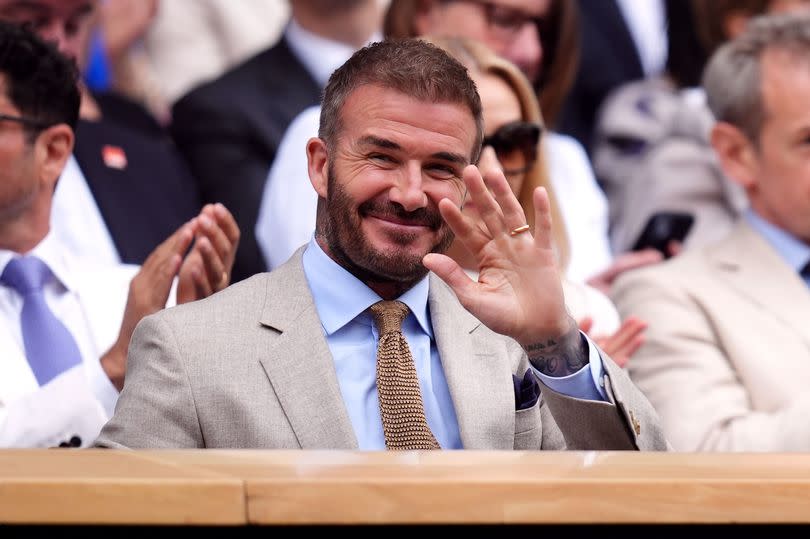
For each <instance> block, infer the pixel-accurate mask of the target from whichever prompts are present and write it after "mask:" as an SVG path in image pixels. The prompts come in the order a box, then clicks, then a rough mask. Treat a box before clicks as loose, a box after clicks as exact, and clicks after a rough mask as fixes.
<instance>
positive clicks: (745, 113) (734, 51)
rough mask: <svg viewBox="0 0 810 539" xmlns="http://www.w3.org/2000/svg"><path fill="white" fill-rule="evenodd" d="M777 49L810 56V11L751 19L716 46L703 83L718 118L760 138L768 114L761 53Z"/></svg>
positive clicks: (754, 138)
mask: <svg viewBox="0 0 810 539" xmlns="http://www.w3.org/2000/svg"><path fill="white" fill-rule="evenodd" d="M772 50H778V51H782V52H786V53H788V54H790V55H791V56H792V57H793V58H795V59H796V60H801V61H810V15H805V14H802V15H797V14H795V13H794V14H779V15H764V16H759V17H755V18H753V19H751V21H750V22H749V23H748V25H747V26H746V29H745V31H744V32H743V33H742V34H741V35H740V36H738V37H737V38H735V39H733V40H731V41H729V42H727V43H725V44H724V45H722V46H721V47H720V48H719V49H718V50H717V52H715V54H714V55H713V56H712V57H711V59H710V60H709V63H708V65H707V66H706V70H705V71H704V73H703V88H704V89H705V90H706V97H707V101H708V105H709V108H710V109H711V111H712V113H713V114H714V117H715V119H716V120H717V121H720V122H728V123H730V124H732V125H734V126H736V127H737V128H739V129H740V130H741V131H742V132H743V133H744V134H745V135H746V136H747V137H748V138H749V140H751V141H752V142H754V143H755V144H756V143H758V142H759V134H760V130H761V129H762V124H763V122H764V120H765V115H766V110H765V105H764V103H763V98H762V67H761V64H762V56H763V54H764V53H765V52H766V51H772Z"/></svg>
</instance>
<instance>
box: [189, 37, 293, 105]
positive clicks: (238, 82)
mask: <svg viewBox="0 0 810 539" xmlns="http://www.w3.org/2000/svg"><path fill="white" fill-rule="evenodd" d="M290 58H291V56H290V53H289V49H288V48H287V45H286V44H285V43H284V41H283V39H282V40H279V42H278V43H276V44H275V45H273V46H271V47H268V48H265V49H263V50H261V51H259V52H258V53H256V54H254V55H253V56H251V57H249V58H247V59H246V60H244V61H242V62H241V63H239V64H237V65H235V66H233V67H231V68H230V69H228V70H227V71H225V72H224V73H222V74H221V75H219V76H218V77H216V78H214V79H211V80H208V81H204V82H202V83H200V84H198V85H197V86H195V87H194V88H192V89H191V90H189V91H188V92H186V94H185V95H183V96H182V97H181V98H180V99H179V100H178V101H177V102H176V103H175V104H174V106H173V110H174V111H176V110H181V111H182V109H184V108H187V107H189V106H191V105H194V104H196V103H213V104H218V105H220V106H227V105H229V104H230V105H232V104H235V103H236V102H238V101H239V100H240V99H237V96H235V95H234V92H237V93H239V94H243V95H244V94H245V93H248V94H250V93H255V94H257V95H258V94H262V93H264V92H266V91H267V89H268V86H271V87H272V86H273V85H281V84H283V83H284V80H285V77H284V75H283V70H284V69H286V68H289V67H291V66H290V65H289V64H290V61H291V59H290ZM292 61H295V59H294V57H293V58H292Z"/></svg>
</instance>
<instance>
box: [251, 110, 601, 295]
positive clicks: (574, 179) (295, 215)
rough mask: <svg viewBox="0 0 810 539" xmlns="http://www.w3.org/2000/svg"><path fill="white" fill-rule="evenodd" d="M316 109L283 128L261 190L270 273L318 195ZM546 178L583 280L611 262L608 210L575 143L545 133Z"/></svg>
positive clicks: (309, 219) (310, 227)
mask: <svg viewBox="0 0 810 539" xmlns="http://www.w3.org/2000/svg"><path fill="white" fill-rule="evenodd" d="M319 118H320V107H319V106H314V107H310V108H308V109H305V110H304V111H303V112H301V113H300V114H299V115H298V116H297V117H296V118H295V120H293V122H292V123H291V124H290V126H289V127H288V128H287V132H286V133H285V134H284V138H282V139H281V143H280V144H279V147H278V151H277V152H276V157H275V160H274V161H273V166H272V167H271V168H270V173H269V174H268V177H267V182H266V183H265V186H264V193H263V194H262V201H261V205H260V207H259V217H258V219H257V221H256V240H257V241H258V243H259V248H260V249H261V251H262V253H263V255H264V258H265V261H266V262H267V267H268V268H269V269H273V268H275V267H277V266H279V265H280V264H282V263H283V262H284V261H286V260H287V259H288V258H289V257H290V256H291V255H292V254H293V252H295V250H296V249H297V248H298V247H300V246H301V245H303V244H305V243H307V242H308V241H309V238H310V236H311V235H312V232H313V231H314V230H315V210H316V205H317V202H318V196H317V194H316V193H315V190H314V189H313V187H312V184H311V183H310V181H309V172H308V171H307V156H306V151H305V148H306V143H307V140H309V139H310V137H315V136H317V135H318V122H319ZM543 137H544V139H543V140H544V144H545V151H546V156H547V162H548V166H549V175H550V177H551V183H552V186H553V188H554V192H555V194H556V198H557V202H558V203H559V205H560V212H561V213H562V217H563V220H564V221H565V228H566V230H567V232H568V237H569V241H570V242H571V260H570V262H569V265H568V271H567V277H568V278H569V279H571V280H572V281H575V282H584V281H585V280H586V279H588V278H589V277H592V276H593V275H595V274H596V273H598V272H599V271H601V270H603V269H605V268H607V267H608V266H609V265H610V264H611V262H612V261H613V256H612V254H611V251H610V243H609V241H608V206H607V199H606V198H605V195H604V193H603V192H602V189H601V188H600V187H599V185H598V184H597V183H596V178H595V177H594V174H593V169H592V168H591V164H590V161H588V157H587V155H586V154H585V151H584V150H583V149H582V146H581V145H580V144H579V142H577V141H576V140H575V139H573V138H571V137H568V136H565V135H559V134H557V133H552V132H548V133H546V134H544V135H543Z"/></svg>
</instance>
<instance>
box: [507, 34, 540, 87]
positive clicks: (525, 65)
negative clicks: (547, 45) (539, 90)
mask: <svg viewBox="0 0 810 539" xmlns="http://www.w3.org/2000/svg"><path fill="white" fill-rule="evenodd" d="M506 56H507V58H508V59H509V60H511V61H512V63H514V64H515V65H516V66H518V67H519V68H520V70H521V71H523V73H524V74H525V75H526V77H527V78H528V79H529V80H530V81H531V82H532V83H534V82H536V81H537V79H538V77H539V76H540V66H541V65H542V62H543V45H542V44H541V43H540V32H539V31H538V29H537V25H536V24H535V23H533V22H527V23H526V24H524V25H523V27H522V28H521V29H520V31H518V33H517V35H516V36H515V38H514V40H513V41H512V43H511V45H510V47H509V50H508V51H507V52H506Z"/></svg>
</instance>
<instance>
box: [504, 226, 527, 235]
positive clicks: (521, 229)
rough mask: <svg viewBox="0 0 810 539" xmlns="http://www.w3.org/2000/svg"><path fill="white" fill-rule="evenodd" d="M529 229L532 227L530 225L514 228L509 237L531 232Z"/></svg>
mask: <svg viewBox="0 0 810 539" xmlns="http://www.w3.org/2000/svg"><path fill="white" fill-rule="evenodd" d="M529 228H531V227H529V225H523V226H519V227H517V228H513V229H512V230H510V231H509V235H510V236H517V235H518V234H522V233H524V232H526V231H527V230H529Z"/></svg>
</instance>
